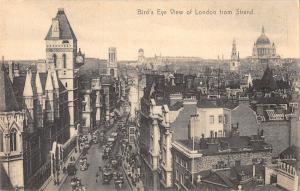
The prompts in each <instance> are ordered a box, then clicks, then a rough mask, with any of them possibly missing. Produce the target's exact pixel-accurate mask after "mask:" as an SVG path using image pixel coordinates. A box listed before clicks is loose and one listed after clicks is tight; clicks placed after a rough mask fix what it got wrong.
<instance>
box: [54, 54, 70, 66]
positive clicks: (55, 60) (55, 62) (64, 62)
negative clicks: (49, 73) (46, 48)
mask: <svg viewBox="0 0 300 191" xmlns="http://www.w3.org/2000/svg"><path fill="white" fill-rule="evenodd" d="M62 58H63V68H67V55H66V54H63V55H62ZM53 63H54V67H55V68H57V55H56V54H53Z"/></svg>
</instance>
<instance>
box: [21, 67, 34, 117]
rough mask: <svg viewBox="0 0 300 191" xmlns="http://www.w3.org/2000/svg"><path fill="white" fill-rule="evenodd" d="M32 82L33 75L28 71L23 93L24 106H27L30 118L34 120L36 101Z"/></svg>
mask: <svg viewBox="0 0 300 191" xmlns="http://www.w3.org/2000/svg"><path fill="white" fill-rule="evenodd" d="M31 81H32V74H31V71H30V69H28V70H27V74H26V80H25V85H24V91H23V98H24V104H25V105H26V108H27V109H28V111H29V112H30V116H31V118H32V119H34V105H33V104H34V103H33V102H34V99H33V88H32V85H31Z"/></svg>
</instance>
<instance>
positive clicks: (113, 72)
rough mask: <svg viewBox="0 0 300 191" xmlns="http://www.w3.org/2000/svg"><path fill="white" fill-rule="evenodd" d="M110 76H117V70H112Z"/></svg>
mask: <svg viewBox="0 0 300 191" xmlns="http://www.w3.org/2000/svg"><path fill="white" fill-rule="evenodd" d="M110 75H111V76H112V77H114V76H115V70H114V69H110Z"/></svg>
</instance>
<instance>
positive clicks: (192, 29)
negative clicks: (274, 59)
mask: <svg viewBox="0 0 300 191" xmlns="http://www.w3.org/2000/svg"><path fill="white" fill-rule="evenodd" d="M2 2H5V4H4V6H2V7H1V8H0V15H1V19H0V27H1V29H2V30H1V31H0V42H1V45H0V52H1V54H2V55H4V56H5V58H6V59H12V60H14V59H20V60H25V59H27V60H28V59H29V60H31V59H43V58H45V53H44V49H45V42H44V38H45V36H46V34H47V31H48V29H49V28H48V27H49V25H50V24H51V19H52V18H53V15H54V14H55V12H56V10H57V8H60V7H62V8H64V9H65V12H66V14H67V16H68V18H69V22H70V23H71V26H72V28H73V30H74V32H75V33H76V35H77V39H78V40H79V47H81V49H82V51H83V52H84V53H85V54H86V57H96V58H107V50H108V48H109V47H111V46H114V47H117V51H118V59H119V60H134V59H137V51H138V49H139V48H143V49H144V51H145V56H147V57H151V56H154V55H155V54H156V55H163V56H193V57H202V58H205V59H206V58H207V59H216V58H217V57H218V55H219V56H220V58H221V57H222V55H223V56H224V59H229V58H230V53H231V47H232V41H233V39H236V43H237V51H239V52H240V57H241V58H245V57H247V56H251V53H252V47H253V43H254V42H255V41H256V39H257V38H258V37H259V35H260V34H261V27H262V26H264V27H265V33H266V35H267V36H268V37H269V38H270V40H271V42H274V43H275V44H276V48H277V52H278V54H279V55H280V56H281V57H295V58H299V26H298V23H299V22H298V21H299V9H298V8H299V2H298V1H292V0H291V1H276V3H275V1H266V2H260V3H257V1H243V2H239V3H232V2H231V1H225V2H222V1H213V2H208V1H201V2H194V1H179V2H176V3H174V2H167V3H161V2H136V1H133V2H124V1H117V2H107V1H101V2H100V1H93V2H91V1H88V2H80V3H79V2H77V1H45V2H42V3H36V2H35V1H26V2H24V1H19V2H14V3H11V2H8V1H2ZM58 2H59V3H58ZM229 3H231V4H230V5H229ZM282 7H285V8H284V9H282ZM46 8H47V11H45V9H46ZM191 8H192V9H193V10H194V9H199V10H204V11H206V10H211V11H213V10H216V11H219V10H235V9H237V8H239V9H243V10H252V9H253V10H254V15H239V16H234V15H205V16H204V15H202V16H196V15H194V16H174V15H170V14H169V15H165V16H159V15H152V16H151V15H138V14H137V10H138V9H143V10H152V11H154V12H155V13H156V11H157V9H162V10H167V11H169V10H170V9H176V10H189V9H191ZM86 10H89V11H86ZM37 15H38V17H37ZM86 21H87V22H86ZM212 23H213V24H212ZM20 31H22V33H20Z"/></svg>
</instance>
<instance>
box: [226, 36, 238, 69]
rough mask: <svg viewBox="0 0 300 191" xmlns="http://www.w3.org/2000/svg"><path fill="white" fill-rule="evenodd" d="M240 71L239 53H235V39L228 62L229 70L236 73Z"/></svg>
mask: <svg viewBox="0 0 300 191" xmlns="http://www.w3.org/2000/svg"><path fill="white" fill-rule="evenodd" d="M239 69H240V53H239V52H237V51H236V42H235V39H234V40H233V43H232V50H231V60H230V62H229V70H230V71H231V72H238V71H239Z"/></svg>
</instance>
